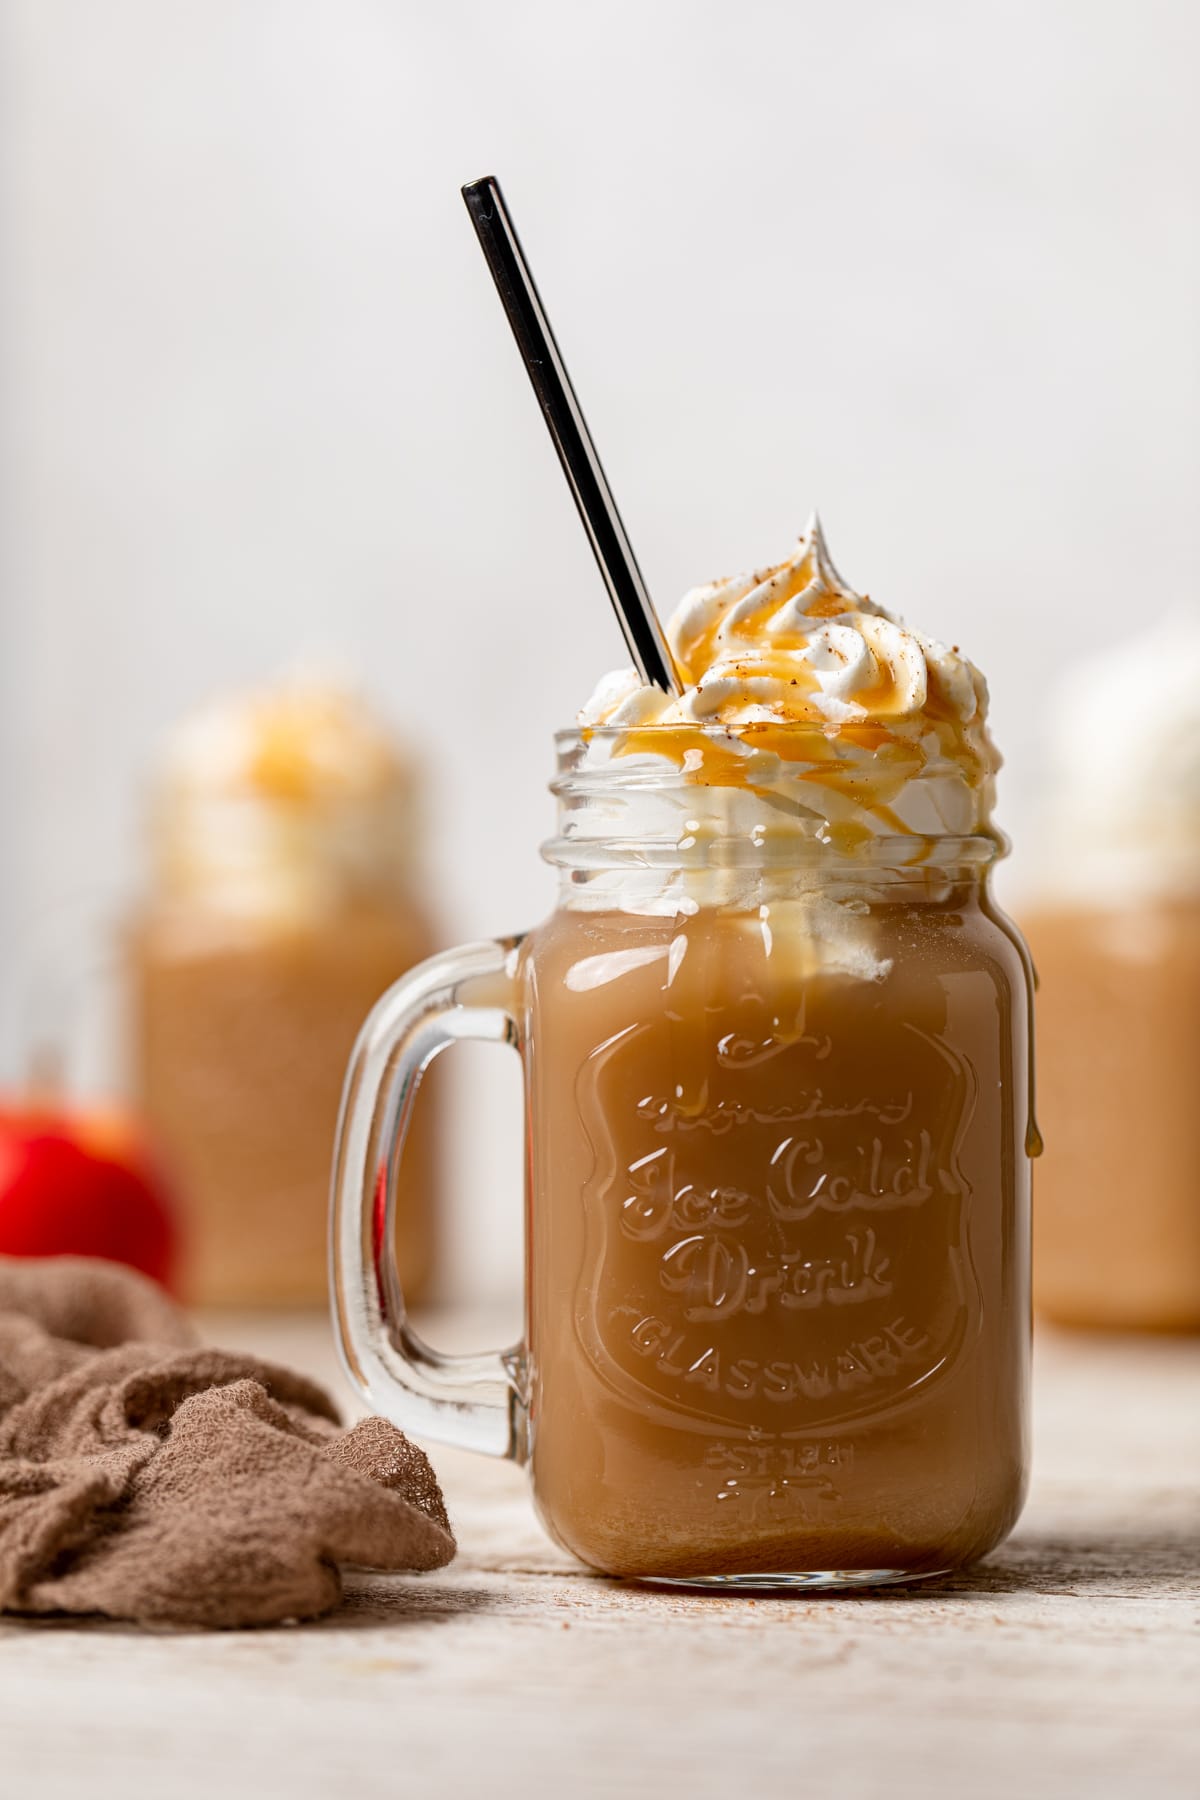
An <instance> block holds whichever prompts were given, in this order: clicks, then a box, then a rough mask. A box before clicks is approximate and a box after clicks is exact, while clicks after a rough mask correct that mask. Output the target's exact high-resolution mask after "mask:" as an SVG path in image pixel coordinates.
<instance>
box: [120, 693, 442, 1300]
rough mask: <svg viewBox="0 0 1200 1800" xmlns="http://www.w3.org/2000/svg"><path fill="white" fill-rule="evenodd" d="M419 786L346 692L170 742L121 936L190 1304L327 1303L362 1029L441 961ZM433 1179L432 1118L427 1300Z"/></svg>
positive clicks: (210, 717) (425, 1144) (289, 696)
mask: <svg viewBox="0 0 1200 1800" xmlns="http://www.w3.org/2000/svg"><path fill="white" fill-rule="evenodd" d="M412 785H413V774H412V771H411V770H410V768H409V767H408V765H407V764H406V763H405V761H404V760H403V758H402V757H401V755H400V754H399V752H398V751H397V750H396V748H395V745H394V743H393V741H392V739H391V737H390V735H389V734H388V733H387V732H386V730H385V729H384V728H383V727H382V726H381V725H380V724H378V723H377V722H376V721H374V720H373V719H371V718H370V716H369V715H368V714H367V712H366V711H365V709H364V708H363V706H362V704H361V703H360V702H358V701H356V700H355V699H354V698H353V697H352V696H350V695H346V694H342V693H341V692H340V691H338V690H336V689H335V690H328V689H325V688H313V687H310V686H308V685H300V684H293V685H288V686H283V687H281V688H278V689H269V690H266V691H265V692H262V693H258V694H253V695H249V696H245V697H235V698H234V699H232V700H228V701H224V702H221V703H219V704H218V705H216V706H214V707H212V708H211V709H209V710H208V711H207V712H205V713H203V714H200V715H199V716H198V717H197V718H195V719H193V720H191V721H188V722H187V723H186V724H185V725H184V727H183V728H182V729H181V730H180V731H179V732H178V733H177V735H176V738H175V740H174V741H173V743H172V745H171V746H170V751H169V755H168V759H167V763H166V768H165V770H164V771H163V774H162V776H161V779H160V782H159V786H158V791H157V794H156V809H155V814H154V821H153V824H154V830H153V836H152V843H151V849H152V863H151V882H150V885H149V891H148V893H147V895H146V897H145V899H144V901H143V904H142V906H141V907H140V908H139V911H138V913H137V916H136V917H135V919H134V920H133V921H132V923H131V928H130V932H129V936H128V973H129V986H130V1000H131V1005H130V1014H131V1021H130V1022H131V1037H132V1043H131V1050H132V1058H133V1065H134V1074H135V1079H136V1084H137V1091H138V1095H139V1099H140V1103H141V1106H142V1109H143V1111H144V1113H145V1115H146V1118H147V1121H148V1123H149V1125H150V1127H151V1129H152V1131H153V1133H154V1137H155V1140H156V1142H157V1144H158V1146H159V1148H160V1151H161V1154H162V1156H163V1160H164V1163H165V1164H166V1166H167V1168H168V1169H169V1171H170V1173H171V1176H172V1178H173V1183H174V1187H175V1190H176V1193H177V1195H178V1199H179V1204H180V1211H181V1224H182V1227H183V1275H184V1287H185V1292H186V1294H187V1296H188V1298H189V1300H191V1301H192V1302H194V1303H196V1304H201V1305H204V1304H208V1305H212V1304H216V1305H242V1306H257V1305H262V1304H273V1305H312V1304H314V1303H317V1302H320V1301H322V1300H323V1299H324V1297H325V1294H326V1293H327V1291H328V1181H329V1158H330V1155H331V1151H332V1146H333V1139H334V1132H335V1128H336V1125H337V1110H338V1100H339V1096H340V1092H341V1081H342V1074H343V1071H344V1069H345V1064H346V1059H347V1057H348V1056H349V1054H350V1051H351V1049H352V1048H353V1045H354V1039H355V1035H356V1033H357V1030H358V1027H359V1024H360V1023H361V1021H362V1017H363V1014H364V1013H365V1012H366V1011H367V1010H368V1009H369V1007H370V1006H371V1005H372V1004H373V1002H374V1001H375V1000H376V998H377V997H378V996H379V994H380V993H382V992H383V991H384V990H385V989H386V988H388V987H389V986H390V985H391V984H392V983H393V982H394V981H396V980H397V979H398V978H399V977H400V976H401V975H403V974H404V973H405V972H406V971H407V970H408V969H410V968H412V966H413V965H414V964H415V963H417V962H419V961H420V960H421V959H422V957H424V956H426V955H428V953H429V951H430V949H431V948H432V937H431V931H430V927H429V924H428V922H427V919H426V915H425V911H424V908H423V905H422V902H421V896H420V877H419V864H418V859H417V857H416V854H415V850H414V832H413V827H412V813H413V806H412V793H411V790H412ZM436 1175H437V1166H436V1119H435V1117H434V1116H433V1114H432V1113H430V1112H426V1113H424V1114H423V1116H422V1118H421V1120H420V1121H419V1122H418V1124H417V1126H416V1128H415V1130H414V1135H413V1144H412V1155H411V1160H410V1161H409V1163H408V1166H407V1169H406V1182H407V1183H409V1184H411V1194H412V1199H411V1204H410V1205H409V1207H408V1208H407V1211H406V1218H405V1226H404V1231H403V1234H402V1238H401V1241H400V1243H399V1245H398V1253H399V1256H400V1260H401V1264H402V1267H403V1270H404V1276H405V1280H406V1282H407V1283H408V1285H409V1288H410V1291H411V1292H412V1293H413V1294H414V1295H417V1296H420V1295H422V1294H424V1293H425V1291H426V1290H427V1287H428V1283H429V1281H430V1278H431V1274H432V1264H433V1255H434V1227H435V1217H434V1215H435V1204H436V1202H435V1185H436Z"/></svg>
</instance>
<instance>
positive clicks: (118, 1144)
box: [0, 1099, 176, 1287]
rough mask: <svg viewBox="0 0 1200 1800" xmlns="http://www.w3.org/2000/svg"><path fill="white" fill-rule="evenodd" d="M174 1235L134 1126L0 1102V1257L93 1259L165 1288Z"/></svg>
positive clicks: (100, 1113)
mask: <svg viewBox="0 0 1200 1800" xmlns="http://www.w3.org/2000/svg"><path fill="white" fill-rule="evenodd" d="M175 1247H176V1233H175V1226H174V1223H173V1220H172V1217H171V1211H170V1207H169V1204H168V1201H167V1199H166V1195H165V1192H164V1189H163V1184H162V1181H161V1178H160V1177H159V1174H158V1171H157V1170H156V1168H155V1166H154V1162H153V1159H152V1157H151V1155H150V1152H149V1149H148V1147H147V1145H146V1142H145V1139H144V1137H143V1135H142V1133H141V1131H140V1130H139V1128H138V1125H137V1122H136V1121H135V1120H134V1119H133V1118H132V1117H130V1115H129V1114H128V1113H125V1112H122V1111H120V1110H119V1109H116V1108H112V1109H109V1110H103V1109H95V1110H91V1109H88V1108H85V1107H78V1106H71V1105H69V1104H67V1103H65V1102H59V1101H48V1102H43V1101H40V1100H37V1099H25V1100H15V1099H14V1100H9V1101H0V1256H100V1257H105V1258H107V1259H108V1260H109V1261H110V1262H120V1263H128V1264H129V1265H130V1267H132V1268H134V1269H140V1270H142V1272H143V1273H144V1274H146V1275H149V1276H151V1277H152V1278H153V1279H154V1280H155V1281H159V1282H161V1283H162V1284H163V1285H164V1286H165V1287H170V1286H171V1285H172V1278H173V1275H174V1263H175Z"/></svg>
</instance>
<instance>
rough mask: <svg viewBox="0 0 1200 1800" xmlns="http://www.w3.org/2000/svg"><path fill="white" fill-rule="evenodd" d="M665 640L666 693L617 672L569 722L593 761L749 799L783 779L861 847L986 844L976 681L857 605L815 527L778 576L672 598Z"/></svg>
mask: <svg viewBox="0 0 1200 1800" xmlns="http://www.w3.org/2000/svg"><path fill="white" fill-rule="evenodd" d="M666 635H667V641H668V643H669V646H670V649H671V653H672V656H673V658H674V661H675V666H676V668H677V670H678V673H679V676H680V680H681V682H682V684H683V690H682V692H681V693H679V694H677V695H672V694H665V693H663V692H662V690H661V689H659V688H656V687H649V686H644V685H643V684H642V683H640V682H639V680H638V678H637V675H636V674H635V672H634V671H633V670H632V669H628V670H618V671H616V672H615V673H613V674H611V675H607V676H605V677H604V678H603V679H602V680H601V682H600V683H599V685H598V686H597V688H596V690H595V692H594V693H593V695H592V697H591V699H590V700H589V701H588V703H587V704H586V706H584V707H583V709H582V711H581V712H580V715H579V723H580V726H581V728H582V731H583V734H584V736H585V738H587V739H589V741H591V742H594V743H596V746H597V754H598V755H599V756H600V757H601V758H602V759H603V758H604V756H605V755H608V756H611V755H621V756H630V755H638V756H655V757H661V758H665V759H667V760H668V761H669V762H670V763H671V764H673V765H674V766H675V767H676V768H678V769H682V770H684V771H685V773H688V774H689V775H690V776H691V777H692V778H693V779H694V780H695V781H697V782H698V783H701V784H705V785H714V786H728V787H740V788H750V789H754V788H756V787H758V786H760V785H766V784H768V783H769V782H770V781H771V780H772V779H773V778H776V777H777V776H778V774H780V773H782V772H784V770H783V767H781V765H786V769H787V772H788V773H790V774H791V775H793V776H794V777H797V778H798V779H800V780H802V781H804V782H808V783H811V784H812V786H813V787H814V789H815V790H817V793H816V794H815V795H814V805H818V806H819V805H820V803H821V801H822V799H824V800H826V801H828V803H829V804H828V807H827V810H828V812H829V816H830V819H831V822H832V823H834V824H835V825H837V826H839V827H841V828H842V829H843V830H847V829H848V830H850V831H853V829H854V828H856V827H857V828H858V829H859V830H861V831H862V833H863V834H864V835H866V836H872V837H873V836H879V835H891V834H896V835H905V834H912V833H917V834H925V833H930V834H932V833H945V832H957V833H962V834H967V833H971V832H977V831H988V830H989V829H990V820H991V811H992V806H993V802H994V783H995V775H996V771H997V769H998V768H999V766H1000V757H999V754H998V752H997V750H996V747H995V745H994V744H993V742H992V740H991V737H990V736H989V734H988V729H987V703H988V695H987V684H986V682H985V680H984V678H983V676H982V675H981V674H980V672H979V670H978V669H976V668H975V666H974V665H973V664H972V663H971V662H970V661H968V660H967V658H966V657H964V656H963V655H961V653H960V652H959V651H958V650H957V648H954V649H950V648H947V647H946V646H945V645H944V644H941V643H939V642H938V641H937V640H936V639H933V638H929V637H926V636H924V635H923V634H922V633H920V632H917V631H913V630H911V629H910V628H909V627H907V626H906V625H904V624H902V623H901V622H900V621H899V620H897V619H895V618H893V617H892V615H891V614H890V613H888V612H886V611H885V610H884V609H883V608H882V607H881V606H878V605H877V604H876V603H875V602H874V601H873V600H871V599H870V598H869V596H867V595H864V594H858V593H856V592H855V591H854V589H853V588H851V587H850V586H849V584H848V583H847V582H846V581H845V580H844V579H843V577H842V576H841V575H840V574H839V573H838V571H837V569H836V568H835V566H834V564H833V561H832V559H831V558H830V555H829V551H828V549H827V547H826V544H825V540H824V537H823V535H822V532H821V527H820V523H819V521H818V520H817V518H816V516H815V515H814V517H813V518H812V520H811V521H810V523H809V525H808V528H807V530H806V531H805V532H804V534H803V535H802V537H801V538H800V539H799V541H798V543H797V545H796V548H795V550H794V551H793V552H792V554H791V555H790V556H789V557H787V558H785V559H784V561H782V562H780V563H776V564H774V565H773V566H772V567H770V568H767V569H759V570H756V571H754V572H753V573H750V574H743V575H735V576H731V577H728V578H725V579H723V580H720V581H714V582H710V583H709V584H708V585H707V586H704V587H699V588H694V589H693V590H692V591H691V592H690V593H688V594H686V595H685V596H684V598H683V600H682V601H681V602H680V604H679V605H678V607H677V608H676V610H675V612H674V613H673V614H672V616H671V618H670V619H669V621H668V623H667V626H666ZM597 733H603V734H604V738H603V743H604V747H603V748H602V747H601V741H599V740H597V737H596V734H597ZM612 734H615V735H612ZM918 784H919V786H918Z"/></svg>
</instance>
